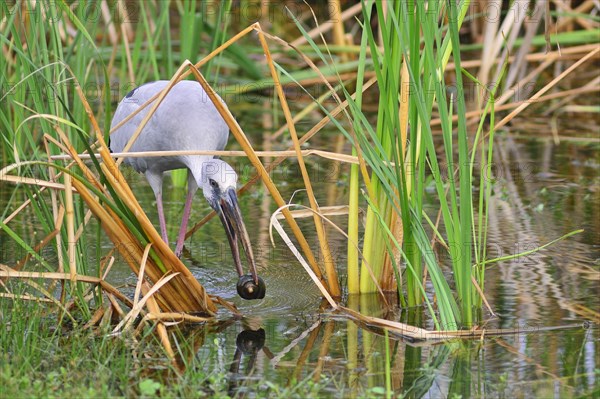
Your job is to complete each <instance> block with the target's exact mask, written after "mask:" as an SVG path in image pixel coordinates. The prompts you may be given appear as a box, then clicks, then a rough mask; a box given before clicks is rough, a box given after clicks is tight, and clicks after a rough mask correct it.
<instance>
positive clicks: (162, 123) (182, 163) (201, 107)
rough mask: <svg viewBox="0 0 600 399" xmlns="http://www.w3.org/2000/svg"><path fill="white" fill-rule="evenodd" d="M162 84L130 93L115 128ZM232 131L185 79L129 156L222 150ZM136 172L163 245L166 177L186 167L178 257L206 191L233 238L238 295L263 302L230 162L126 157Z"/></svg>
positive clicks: (116, 140) (122, 134)
mask: <svg viewBox="0 0 600 399" xmlns="http://www.w3.org/2000/svg"><path fill="white" fill-rule="evenodd" d="M168 83H169V82H168V81H166V80H161V81H156V82H151V83H147V84H145V85H142V86H140V87H138V88H136V89H134V90H132V91H130V92H129V93H128V94H127V95H126V96H125V97H124V98H123V99H122V100H121V102H120V103H119V105H118V107H117V110H116V112H115V115H114V117H113V120H112V123H111V129H112V128H114V127H115V126H117V125H118V124H119V123H120V122H121V121H122V120H124V119H125V118H127V117H128V116H129V115H130V114H131V113H133V112H134V111H136V110H137V109H138V108H140V106H142V105H143V104H144V103H145V102H146V101H148V100H149V99H150V98H152V97H153V96H154V95H156V94H158V93H159V92H160V91H161V90H163V89H164V88H165V87H167V85H168ZM150 109H151V105H149V106H147V107H146V108H144V109H143V110H141V111H140V112H138V113H137V114H136V115H135V116H133V117H132V118H131V119H130V120H128V121H127V122H125V123H124V124H123V125H122V126H120V127H119V128H118V129H116V130H115V131H114V132H113V133H112V134H111V136H110V149H111V151H112V152H122V151H123V149H124V148H125V146H126V145H127V142H128V141H129V139H130V138H131V137H132V136H133V134H134V132H135V131H136V129H137V128H138V126H139V125H140V123H141V122H142V120H143V119H144V118H145V116H146V115H147V114H148V112H149V111H150ZM228 137H229V128H228V127H227V124H226V123H225V121H224V120H223V118H222V117H221V115H220V114H219V112H218V111H217V109H216V107H215V106H214V104H213V103H212V101H211V100H210V98H209V97H208V95H207V94H206V92H205V91H204V89H203V88H202V86H200V83H198V82H196V81H181V82H179V83H177V84H176V85H175V86H173V88H172V89H171V91H169V93H168V94H167V95H166V97H165V98H164V100H163V101H162V102H161V104H160V105H159V106H158V108H157V109H156V112H155V113H154V114H153V115H152V117H151V118H150V120H149V121H148V123H147V124H146V126H144V128H143V130H142V131H141V133H140V135H139V136H138V137H137V139H136V140H135V142H134V143H133V145H132V146H131V148H130V152H144V151H181V150H187V151H202V150H204V151H213V150H216V151H219V150H223V149H224V148H225V145H226V144H227V138H228ZM124 162H125V163H126V164H128V165H131V166H132V167H133V168H134V169H135V170H136V171H137V172H139V173H143V174H144V175H145V176H146V179H147V180H148V183H149V184H150V186H151V187H152V190H153V191H154V195H155V196H156V206H157V208H158V220H159V224H160V233H161V236H162V239H163V240H164V241H165V243H167V244H168V243H169V241H168V238H167V227H166V224H165V215H164V211H163V203H162V187H163V173H164V172H166V171H169V170H173V169H182V168H187V169H188V192H187V197H186V200H185V206H184V209H183V218H182V221H181V226H180V229H179V235H178V236H177V243H176V245H175V254H176V255H177V256H178V257H179V256H181V252H182V250H183V241H184V240H185V234H186V231H187V224H188V220H189V218H190V211H191V206H192V199H193V197H194V194H195V193H196V191H197V190H198V187H201V188H202V192H203V193H204V197H205V198H206V200H207V201H208V203H209V204H210V206H211V207H212V208H213V209H214V210H215V212H216V213H217V215H219V218H220V219H221V222H222V223H223V227H224V228H225V232H226V234H227V238H228V240H229V245H230V247H231V252H232V254H233V260H234V262H235V266H236V269H237V272H238V275H239V276H240V279H239V280H238V284H237V291H238V294H239V295H240V296H241V297H242V298H244V299H260V298H264V296H265V283H264V281H263V280H262V279H261V278H259V277H258V275H257V272H256V264H255V262H254V255H253V253H252V247H251V245H250V238H249V237H248V232H247V231H246V226H245V225H244V221H243V219H242V214H241V212H240V208H239V205H238V200H237V195H236V183H237V174H236V173H235V171H234V170H233V168H232V167H231V166H230V165H229V164H227V163H226V162H224V161H222V160H220V159H215V158H214V157H213V156H207V155H180V156H164V157H141V158H133V157H129V158H125V160H124ZM238 239H239V240H240V241H241V242H242V246H243V248H244V252H245V253H246V258H247V260H248V263H249V265H250V273H251V274H250V275H244V272H243V268H242V263H241V260H240V253H239V248H238Z"/></svg>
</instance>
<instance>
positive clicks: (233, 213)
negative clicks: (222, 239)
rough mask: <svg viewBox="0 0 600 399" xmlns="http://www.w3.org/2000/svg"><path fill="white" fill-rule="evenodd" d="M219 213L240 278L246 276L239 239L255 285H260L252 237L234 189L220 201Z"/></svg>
mask: <svg viewBox="0 0 600 399" xmlns="http://www.w3.org/2000/svg"><path fill="white" fill-rule="evenodd" d="M215 208H217V213H218V214H219V218H220V219H221V222H222V223H223V227H225V232H226V233H227V239H228V240H229V245H230V246H231V253H232V255H233V261H234V263H235V267H236V269H237V272H238V274H239V276H240V277H242V276H243V275H244V270H243V268H242V262H241V260H240V251H239V247H238V242H237V240H238V238H239V239H240V241H241V242H242V246H243V247H244V252H245V253H246V259H247V260H248V264H249V265H250V274H251V275H252V278H253V280H254V283H255V284H257V285H258V274H257V272H256V263H255V262H254V253H253V252H252V246H251V245H250V237H249V236H248V231H247V230H246V225H245V224H244V220H243V219H242V213H241V211H240V206H239V204H238V200H237V194H236V193H235V190H234V189H233V188H229V189H227V191H226V192H225V193H224V194H223V196H222V197H221V198H220V199H219V203H218V206H217V207H215Z"/></svg>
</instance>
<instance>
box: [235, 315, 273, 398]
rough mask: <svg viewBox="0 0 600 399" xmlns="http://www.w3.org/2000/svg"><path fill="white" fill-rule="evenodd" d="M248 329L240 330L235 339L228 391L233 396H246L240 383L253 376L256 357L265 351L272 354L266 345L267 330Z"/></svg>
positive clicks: (269, 355) (270, 355)
mask: <svg viewBox="0 0 600 399" xmlns="http://www.w3.org/2000/svg"><path fill="white" fill-rule="evenodd" d="M245 328H246V329H245V330H244V331H242V332H240V333H239V334H238V336H237V338H236V341H235V345H236V348H235V354H234V355H233V360H232V362H231V366H230V368H229V372H230V374H229V388H228V393H229V395H230V396H232V397H234V396H235V397H244V396H245V394H246V393H247V392H245V391H244V389H243V386H242V387H240V383H243V381H244V380H247V379H249V378H251V377H252V375H253V374H254V371H255V364H256V357H257V355H258V354H259V353H260V352H261V351H264V352H265V354H266V355H267V357H269V358H270V357H272V354H271V353H270V352H269V350H268V349H267V348H266V347H265V330H264V329H262V328H258V329H251V328H248V327H245Z"/></svg>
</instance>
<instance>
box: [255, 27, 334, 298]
mask: <svg viewBox="0 0 600 399" xmlns="http://www.w3.org/2000/svg"><path fill="white" fill-rule="evenodd" d="M258 37H259V39H260V42H261V44H262V46H263V49H264V50H265V55H266V57H267V65H268V66H269V70H270V71H271V76H272V77H273V82H274V85H275V89H276V91H277V95H278V97H279V101H280V103H281V108H282V109H283V114H284V116H285V119H286V121H287V125H288V130H289V132H290V136H291V137H292V141H293V143H294V149H295V150H296V157H297V159H298V165H299V166H300V172H301V174H302V179H303V181H304V187H305V188H306V192H307V195H308V200H309V203H310V207H311V208H312V210H313V211H315V212H317V213H318V212H319V206H318V205H317V200H316V198H315V194H314V191H313V189H312V183H311V181H310V177H309V175H308V171H307V170H306V164H305V163H304V157H303V156H302V150H301V148H300V142H299V140H298V134H297V133H296V127H295V125H294V122H293V120H292V119H293V118H292V114H291V112H290V108H289V106H288V103H287V100H286V98H285V94H284V93H283V88H282V86H281V82H280V80H279V74H278V73H277V70H276V69H275V64H274V63H273V59H272V58H271V53H270V51H269V46H268V45H267V42H266V40H265V37H264V36H263V35H262V34H260V33H259V36H258ZM280 206H281V205H280ZM313 220H314V223H315V229H316V231H317V237H318V239H319V244H320V246H321V251H322V254H323V260H324V263H325V272H326V274H327V282H328V283H329V292H330V294H331V295H333V296H335V297H340V296H341V291H340V286H339V283H338V277H337V271H336V269H335V264H334V263H333V256H332V255H331V250H330V248H329V241H328V240H327V232H326V231H325V229H324V228H323V224H322V223H321V219H320V218H319V217H318V216H317V215H315V217H314V219H313Z"/></svg>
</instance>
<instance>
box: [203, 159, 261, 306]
mask: <svg viewBox="0 0 600 399" xmlns="http://www.w3.org/2000/svg"><path fill="white" fill-rule="evenodd" d="M237 178H238V177H237V173H235V170H234V169H233V168H232V167H231V165H229V164H228V163H227V162H225V161H222V160H220V159H211V160H208V161H205V162H203V164H202V175H201V181H200V182H198V186H200V187H201V188H202V192H203V193H204V197H205V198H206V200H207V201H208V203H209V204H210V206H211V207H212V208H213V209H214V210H215V212H216V213H217V215H219V219H221V223H223V227H224V228H225V233H226V234H227V239H228V240H229V245H230V246H231V252H232V254H233V260H234V262H235V266H236V269H237V272H238V274H239V276H240V280H239V282H238V293H239V294H240V296H241V297H242V298H244V299H261V298H264V296H265V286H264V282H263V281H262V279H259V277H258V275H257V272H256V264H255V262H254V254H253V252H252V246H251V245H250V238H249V236H248V231H247V230H246V225H245V224H244V220H243V218H242V213H241V211H240V207H239V204H238V200H237V193H236V189H237ZM238 239H239V240H240V241H241V242H242V247H243V248H244V252H245V253H246V259H247V260H248V264H249V265H250V275H249V276H244V272H243V268H242V262H241V260H240V251H239V247H238Z"/></svg>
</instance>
